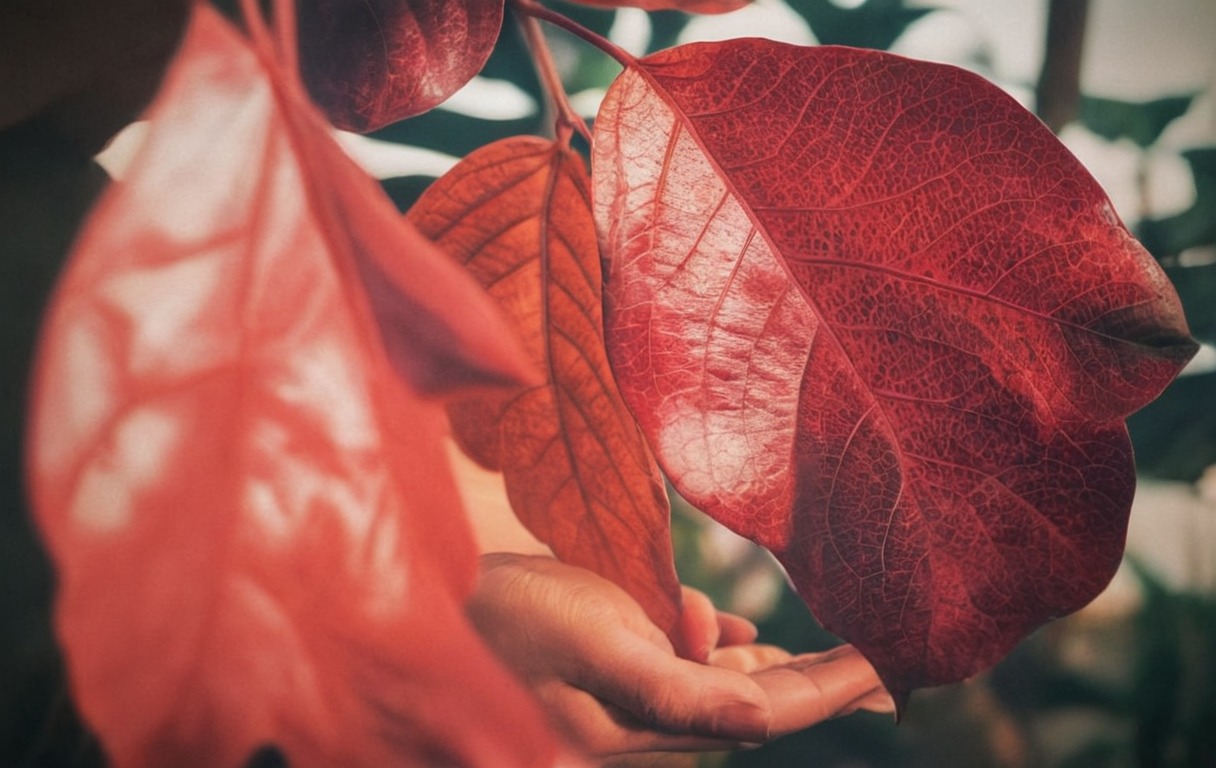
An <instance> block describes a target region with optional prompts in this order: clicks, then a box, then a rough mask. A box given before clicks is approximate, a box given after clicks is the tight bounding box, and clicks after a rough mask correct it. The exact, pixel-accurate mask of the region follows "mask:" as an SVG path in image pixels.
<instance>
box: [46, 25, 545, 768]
mask: <svg viewBox="0 0 1216 768" xmlns="http://www.w3.org/2000/svg"><path fill="white" fill-rule="evenodd" d="M262 53H263V55H264V54H265V52H264V51H263V52H262ZM266 60H267V59H265V58H260V57H259V56H257V55H255V53H254V51H253V50H252V49H251V48H250V46H249V44H248V42H247V41H245V40H244V39H243V38H240V37H239V36H238V35H237V33H236V32H235V31H234V30H232V29H231V27H229V26H228V24H227V23H226V22H224V21H223V20H222V19H221V18H220V17H219V16H218V15H217V14H216V13H215V12H214V11H212V10H211V9H210V8H209V7H208V6H206V5H204V4H198V5H196V6H195V10H194V17H193V19H192V22H191V25H190V28H189V31H188V33H187V35H186V39H185V42H184V44H183V47H182V49H181V51H180V52H179V54H178V56H177V58H176V60H175V62H174V64H173V65H172V67H171V69H170V71H169V73H168V75H167V79H166V83H165V86H164V89H163V91H162V93H161V95H160V96H159V97H158V99H157V102H156V103H155V105H154V106H153V109H152V111H151V112H150V115H149V118H150V126H151V128H150V133H149V138H148V140H147V144H146V145H145V147H144V148H143V149H142V151H141V154H140V156H139V158H138V159H137V160H136V162H135V165H134V166H133V168H132V171H131V173H130V175H129V177H128V178H127V179H125V180H124V181H123V182H122V183H121V184H116V185H115V186H114V187H112V188H111V190H109V191H108V192H107V194H106V195H105V197H104V198H103V200H102V202H101V203H100V205H99V207H98V209H97V210H96V211H95V212H94V215H93V216H92V217H91V219H90V221H89V222H88V224H87V225H86V228H85V231H84V233H83V234H82V237H81V239H80V241H79V242H78V244H77V246H76V248H75V249H74V251H73V254H72V256H71V259H70V264H69V267H68V269H67V271H66V273H65V275H64V277H63V279H62V281H61V283H60V285H59V287H58V289H57V292H56V295H55V297H54V299H53V302H52V306H51V309H50V311H49V314H48V318H47V322H46V325H45V328H44V333H43V336H42V339H41V345H40V350H39V359H38V364H37V372H36V378H35V382H34V389H33V392H32V405H33V415H32V420H31V421H32V428H31V435H30V447H29V466H30V468H31V476H30V485H31V489H32V493H33V497H34V506H35V511H36V515H37V519H38V522H39V524H40V526H41V528H42V531H43V533H44V536H45V540H46V542H47V544H48V548H49V550H50V552H51V555H52V557H53V559H54V562H55V564H56V568H57V574H58V577H59V593H58V596H57V603H56V625H57V631H58V634H59V637H60V640H61V642H62V645H63V647H64V649H65V652H66V656H67V661H68V667H69V673H70V679H71V683H72V689H73V695H74V697H75V699H76V701H77V703H78V705H79V707H80V710H81V712H82V714H83V715H84V717H85V719H86V720H87V722H88V723H89V725H90V726H91V727H92V728H93V729H94V730H95V732H96V733H97V734H98V736H99V738H100V739H101V742H102V744H103V746H104V748H105V750H106V752H107V755H108V757H109V759H110V760H111V761H112V762H113V763H114V764H115V765H119V766H123V765H135V766H138V765H150V764H163V765H176V766H187V765H208V766H211V765H231V766H237V765H242V764H244V762H245V761H246V759H247V758H248V755H249V753H250V752H251V751H252V750H253V749H255V748H258V747H260V746H262V745H264V744H268V743H273V744H276V745H277V746H279V747H280V748H281V749H282V750H283V751H284V753H285V754H286V756H287V757H288V759H289V760H290V761H291V762H292V764H293V765H297V764H298V765H303V766H307V765H320V764H325V765H334V764H341V765H366V766H373V765H375V766H379V765H390V764H400V763H402V762H405V763H418V764H433V763H436V762H441V763H459V764H480V765H503V764H510V765H521V766H523V765H528V766H531V765H536V764H548V763H550V762H552V759H553V754H554V744H553V742H552V740H551V737H550V736H549V735H548V732H547V729H546V727H545V725H544V724H543V718H542V715H541V714H540V712H539V710H538V709H537V708H536V706H535V704H534V703H533V702H532V700H531V699H530V697H529V696H528V695H527V694H526V693H525V692H524V691H523V690H522V689H520V688H519V687H518V686H517V684H516V683H515V682H514V681H513V680H512V679H511V677H510V675H509V674H508V673H507V672H506V671H505V670H503V669H502V668H500V667H499V666H498V664H497V663H496V662H495V661H494V660H493V659H492V657H491V655H490V653H489V651H488V650H487V649H486V648H485V647H484V646H483V645H482V644H481V642H480V640H479V639H478V638H477V636H476V634H475V633H474V632H473V630H472V629H471V627H470V626H469V625H468V624H467V622H466V620H465V619H464V617H463V614H462V612H461V609H460V607H459V600H460V599H462V597H463V595H464V594H466V593H467V591H468V590H469V589H470V587H471V584H472V579H473V578H474V575H475V561H474V552H473V549H472V542H471V537H470V532H469V531H468V529H467V524H466V523H465V522H464V520H463V517H462V515H461V514H460V510H459V508H458V506H457V505H458V503H459V502H458V501H457V496H456V493H455V488H454V486H453V484H452V482H451V479H450V476H449V472H448V469H447V464H446V459H445V456H444V453H443V450H442V445H441V443H440V439H441V436H442V430H443V421H442V413H441V412H440V411H438V410H437V409H436V407H435V406H433V405H429V404H425V403H424V402H423V401H422V400H420V399H419V398H418V396H417V395H416V394H415V391H414V390H412V389H410V388H408V387H406V386H404V383H403V380H402V379H400V378H399V377H398V376H397V375H396V374H395V373H394V372H393V371H392V370H391V363H390V361H389V359H388V356H387V355H386V353H385V350H384V348H383V339H382V338H381V329H380V327H379V324H378V322H377V321H378V320H379V319H381V317H382V315H383V314H384V313H385V311H386V310H384V301H383V297H382V300H381V306H380V308H377V307H375V306H373V303H374V302H371V301H369V299H368V298H367V297H366V296H365V295H364V293H363V289H362V287H361V285H360V284H359V275H360V274H361V273H362V272H366V271H367V270H368V269H369V266H368V265H376V264H380V263H383V262H384V260H385V259H386V258H387V257H386V254H385V251H386V250H387V251H389V252H392V253H393V255H394V256H395V257H397V258H398V259H400V254H399V253H398V249H399V248H400V247H401V242H402V241H403V240H404V241H405V242H406V243H409V242H412V241H410V240H409V239H408V238H401V237H398V238H393V239H388V240H385V239H382V238H387V237H388V235H389V232H390V230H391V231H395V232H397V233H398V234H400V233H401V232H404V231H406V229H407V227H406V225H404V224H402V223H401V222H400V221H399V219H398V218H397V217H396V215H395V211H393V210H392V206H391V204H390V203H389V202H388V201H387V200H386V199H383V197H380V198H376V197H371V196H370V194H369V191H368V190H369V189H372V188H374V185H373V184H372V182H370V181H369V180H367V179H366V177H362V176H360V175H358V173H357V171H355V170H354V166H353V165H351V164H350V163H349V161H347V160H345V159H344V158H343V157H342V155H341V153H340V151H339V150H338V149H337V147H336V145H334V144H333V143H332V141H331V140H330V139H329V138H328V135H327V133H326V130H325V128H324V126H323V123H322V122H321V120H320V119H319V118H318V117H317V116H316V115H315V114H313V113H312V112H311V111H310V110H311V108H310V107H308V106H307V104H306V103H305V101H304V100H303V97H302V96H301V95H299V93H298V92H297V86H295V85H294V84H293V83H292V82H290V81H288V80H286V79H285V78H284V77H283V75H282V74H281V73H279V72H278V71H277V70H276V69H273V68H268V67H267V65H266V64H265V61H266ZM347 209H350V210H355V209H357V210H359V211H360V212H361V216H362V217H363V220H371V219H376V218H377V217H379V218H380V219H382V220H383V221H387V222H395V224H394V225H393V226H394V227H395V229H392V228H391V227H389V226H388V225H387V224H384V225H380V226H379V227H378V228H377V227H375V226H373V227H372V228H371V229H370V230H367V231H365V232H363V234H361V235H359V236H355V235H354V234H352V233H351V232H348V231H344V230H343V229H342V228H341V224H340V222H341V221H342V218H341V217H335V216H334V211H343V210H347ZM376 211H379V213H376ZM414 238H415V239H416V240H417V241H418V242H420V243H421V244H422V246H425V247H427V248H429V247H430V246H427V244H426V243H425V241H422V239H421V237H419V236H418V235H417V233H414ZM368 249H370V250H368ZM377 250H378V251H379V252H376V251H377ZM443 258H445V257H443V256H442V254H439V253H437V252H435V253H430V252H422V253H414V254H412V255H411V256H410V257H409V261H411V262H418V263H425V262H426V261H427V260H428V259H443ZM420 268H423V267H420ZM386 269H387V268H386ZM445 269H446V267H442V268H441V267H435V268H433V269H432V270H431V272H430V274H431V275H432V276H439V275H443V274H449V273H447V272H445V271H444V270H445ZM390 271H391V270H390ZM451 274H455V271H453V272H452V273H451ZM454 279H455V278H454ZM457 282H459V280H457ZM430 290H433V291H439V292H440V293H443V292H445V291H447V290H455V289H450V288H443V287H435V286H432V287H431V288H430ZM468 290H469V291H470V292H469V293H468V294H467V295H468V296H469V297H474V296H476V295H477V294H476V293H475V291H476V290H477V289H476V288H475V287H473V286H471V287H470V288H469V289H468ZM385 291H386V295H392V296H395V297H396V298H397V299H398V300H400V299H402V296H401V295H400V294H399V293H397V292H396V288H395V287H393V288H392V290H389V289H385ZM454 295H455V294H454ZM411 312H412V313H413V314H414V315H416V316H418V317H425V316H426V314H427V313H426V312H425V311H424V310H422V309H420V308H418V307H417V306H415V307H414V308H413V309H412V310H411ZM430 320H431V322H432V323H433V325H434V326H435V327H448V323H447V321H445V320H444V319H443V318H442V317H432V318H430ZM454 338H457V339H459V338H461V336H460V335H459V334H457V335H456V336H455V337H454ZM489 343H491V344H493V343H495V342H494V341H493V340H491V341H490V342H489ZM413 349H414V350H415V352H417V354H420V355H421V354H425V352H424V350H425V349H426V346H425V345H420V346H416V347H414V348H413Z"/></svg>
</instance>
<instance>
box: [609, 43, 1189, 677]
mask: <svg viewBox="0 0 1216 768" xmlns="http://www.w3.org/2000/svg"><path fill="white" fill-rule="evenodd" d="M594 147H595V149H594V155H593V168H594V196H595V207H596V219H597V223H598V225H599V227H600V229H601V232H602V237H603V239H604V242H605V250H606V256H605V257H606V259H607V260H608V262H609V263H608V281H607V296H606V304H607V316H606V333H607V340H608V346H609V356H610V358H611V360H612V364H613V367H614V369H615V371H616V373H617V376H618V381H619V383H620V386H621V390H622V392H623V394H624V396H625V399H626V401H627V402H628V403H629V405H630V407H631V408H632V409H633V411H634V412H635V414H637V416H638V419H639V421H640V423H641V425H642V427H643V430H644V431H645V432H646V434H647V436H648V438H649V439H650V441H651V444H652V445H653V446H654V447H655V452H656V455H657V457H658V459H659V462H660V464H661V465H662V466H663V468H664V470H665V471H666V472H667V473H668V475H669V477H670V478H671V480H672V482H673V483H674V484H675V486H676V487H677V488H678V489H679V490H680V492H681V493H682V494H684V495H685V496H686V497H688V498H689V499H690V500H691V501H692V502H693V503H694V504H697V505H698V506H700V507H702V508H703V509H705V510H706V511H707V512H708V513H710V514H711V515H712V516H714V517H715V518H717V519H718V520H720V521H722V522H723V523H725V524H726V525H728V526H730V527H731V528H733V529H734V530H736V531H738V532H740V533H742V534H743V535H745V536H748V537H750V538H752V539H754V540H756V541H758V542H760V543H761V544H763V545H764V546H766V547H768V548H769V549H771V550H772V551H773V552H774V553H775V554H776V555H777V556H778V558H779V559H780V560H781V562H782V563H783V564H784V565H785V567H786V568H787V569H788V571H789V573H790V575H791V577H792V578H793V580H794V582H795V584H796V585H797V587H798V589H799V591H800V593H801V594H802V595H803V597H804V599H806V601H807V602H808V604H809V605H810V606H811V608H812V610H813V611H814V612H815V614H816V616H817V617H818V618H819V619H820V621H822V622H823V623H824V625H825V626H827V627H828V628H829V629H831V630H832V631H834V632H836V633H837V634H839V635H841V636H843V637H844V638H845V639H847V640H848V641H850V642H852V643H854V644H856V645H857V646H858V647H859V648H860V649H861V650H862V651H863V652H864V653H865V654H866V656H867V657H868V658H869V659H870V661H871V662H872V663H873V664H874V665H875V667H876V668H877V669H878V671H879V673H880V675H881V676H882V678H883V680H884V682H885V683H886V684H887V686H888V688H889V689H890V690H892V691H893V692H896V693H897V694H898V693H906V692H908V691H910V690H912V689H914V688H918V687H923V686H929V685H935V684H941V683H947V682H952V681H955V680H959V679H961V678H965V677H967V676H970V675H972V674H974V673H975V672H977V671H979V670H981V669H983V668H984V667H986V666H988V665H990V664H992V663H994V662H995V661H996V660H997V659H999V658H1000V657H1001V656H1002V655H1003V654H1005V653H1006V652H1007V651H1008V650H1009V649H1010V648H1011V647H1012V646H1013V645H1014V644H1015V643H1016V642H1017V641H1018V640H1019V639H1021V638H1022V637H1024V636H1025V635H1026V634H1027V633H1028V632H1030V631H1031V630H1033V629H1034V628H1035V627H1037V626H1039V625H1040V624H1042V623H1043V622H1045V621H1047V620H1048V619H1050V618H1053V617H1056V616H1059V615H1062V614H1065V613H1068V612H1070V611H1073V610H1075V609H1076V608H1078V607H1080V606H1082V605H1084V604H1085V603H1086V602H1088V601H1089V600H1090V599H1092V598H1093V597H1094V596H1095V595H1096V594H1097V593H1098V591H1100V589H1101V588H1102V587H1103V586H1104V585H1105V584H1106V583H1107V581H1108V580H1109V578H1110V577H1111V575H1112V574H1113V572H1114V570H1115V568H1116V566H1117V565H1118V563H1119V560H1120V557H1121V553H1122V547H1123V540H1124V533H1125V526H1126V517H1127V513H1128V508H1129V506H1130V501H1131V496H1132V491H1133V486H1134V468H1133V463H1132V456H1131V450H1130V446H1129V444H1128V440H1127V435H1126V431H1125V429H1124V427H1123V424H1122V419H1123V418H1124V417H1125V416H1126V415H1127V414H1128V413H1130V412H1131V411H1133V410H1135V409H1136V408H1138V407H1140V406H1142V405H1144V404H1145V403H1147V402H1148V401H1149V400H1151V399H1152V398H1153V397H1155V396H1156V395H1157V394H1158V393H1159V392H1160V391H1161V389H1162V388H1163V387H1164V386H1165V385H1166V384H1167V383H1168V382H1169V381H1170V380H1171V378H1172V377H1173V376H1174V375H1175V374H1176V373H1177V371H1178V370H1179V369H1180V368H1181V366H1182V365H1183V364H1184V362H1185V361H1186V360H1187V359H1189V357H1190V356H1191V355H1192V354H1193V353H1194V349H1195V347H1194V345H1193V343H1192V342H1191V341H1190V339H1189V337H1188V334H1187V329H1186V324H1185V321H1184V319H1183V316H1182V312H1181V309H1180V307H1179V304H1178V301H1177V297H1176V296H1175V295H1174V293H1173V290H1172V288H1171V287H1170V285H1169V283H1168V282H1167V281H1166V279H1165V278H1164V276H1163V275H1162V273H1161V271H1160V270H1159V269H1158V267H1157V266H1156V264H1155V263H1154V262H1153V260H1152V259H1151V257H1150V256H1149V255H1148V253H1147V252H1145V251H1144V249H1143V248H1142V247H1140V245H1139V244H1138V243H1136V242H1135V241H1134V240H1133V239H1132V238H1131V237H1130V236H1129V235H1128V234H1127V232H1126V230H1125V229H1124V228H1123V226H1122V225H1121V224H1120V223H1119V221H1118V220H1117V218H1116V216H1115V214H1114V213H1113V212H1112V209H1111V207H1110V204H1109V201H1108V200H1107V198H1106V197H1105V195H1104V194H1103V193H1102V191H1101V189H1100V188H1099V187H1098V185H1097V184H1096V182H1094V181H1093V180H1092V178H1091V177H1090V176H1089V175H1088V174H1087V173H1086V172H1085V170H1084V169H1083V168H1082V167H1081V166H1080V164H1079V163H1078V162H1077V161H1076V160H1075V159H1074V158H1073V157H1072V156H1071V155H1070V154H1068V152H1067V151H1066V150H1065V149H1064V148H1063V146H1062V145H1060V144H1059V142H1058V141H1057V140H1056V139H1055V138H1054V137H1053V136H1052V135H1051V134H1050V132H1048V131H1047V130H1046V129H1045V128H1044V127H1043V126H1042V125H1041V124H1039V123H1038V121H1037V120H1035V119H1034V118H1033V117H1032V116H1031V115H1029V114H1028V113H1027V112H1025V111H1024V110H1023V109H1022V108H1021V107H1019V106H1018V105H1017V104H1016V103H1015V102H1014V101H1013V100H1012V99H1010V98H1009V97H1007V96H1006V95H1004V94H1003V93H1002V92H1000V91H999V90H998V89H997V88H995V87H994V86H992V85H990V84H988V83H986V82H985V81H983V80H982V79H980V78H978V77H976V76H974V75H971V74H968V73H966V72H963V71H961V70H958V69H954V68H951V67H946V66H941V65H934V64H928V63H923V62H913V61H909V60H906V59H903V58H900V57H896V56H892V55H889V54H883V53H877V52H871V51H860V50H851V49H844V48H832V47H821V48H797V47H793V46H787V45H782V44H778V43H772V42H769V41H762V40H736V41H730V42H726V43H714V44H698V45H690V46H682V47H680V48H676V49H672V50H670V51H666V52H663V53H660V54H656V55H655V56H652V57H650V58H647V59H644V60H642V62H640V64H639V65H638V66H637V67H634V68H631V69H629V70H627V71H626V72H625V73H624V74H623V75H622V77H621V78H619V79H618V81H617V82H616V83H615V84H614V85H613V87H612V88H611V89H610V91H609V94H608V96H607V98H606V99H605V101H604V104H603V106H602V108H601V111H600V114H599V116H598V118H597V120H596V136H595V145H594Z"/></svg>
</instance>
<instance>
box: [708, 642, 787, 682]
mask: <svg viewBox="0 0 1216 768" xmlns="http://www.w3.org/2000/svg"><path fill="white" fill-rule="evenodd" d="M793 658H794V657H793V655H792V654H790V652H789V651H787V650H785V649H784V648H778V647H777V646H775V645H758V644H747V645H731V646H727V647H725V648H718V649H716V650H714V651H713V652H712V653H710V654H709V663H710V664H712V665H714V666H715V667H722V668H723V669H730V670H734V671H735V672H742V673H743V674H745V675H749V674H751V673H753V672H759V671H760V670H762V669H767V668H768V667H775V666H777V665H778V664H785V663H787V662H789V661H791V660H792V659H793Z"/></svg>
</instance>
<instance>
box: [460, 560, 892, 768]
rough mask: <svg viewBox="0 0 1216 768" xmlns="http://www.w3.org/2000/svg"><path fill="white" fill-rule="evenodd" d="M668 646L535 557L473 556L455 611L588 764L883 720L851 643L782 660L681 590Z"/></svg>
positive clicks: (572, 575) (888, 704) (586, 578)
mask: <svg viewBox="0 0 1216 768" xmlns="http://www.w3.org/2000/svg"><path fill="white" fill-rule="evenodd" d="M684 606H685V607H684V612H683V613H682V615H681V618H680V620H679V628H678V630H677V633H678V634H679V635H680V640H681V644H682V645H686V646H688V647H692V648H696V649H698V650H697V656H698V657H699V658H696V659H695V660H690V659H683V658H680V657H679V656H677V655H676V653H675V651H674V650H673V645H672V642H671V641H670V640H669V639H668V638H667V637H666V636H665V635H664V634H663V633H662V632H661V631H660V630H659V629H658V627H656V626H655V625H654V624H652V623H651V622H650V621H649V620H648V619H647V618H646V614H645V612H644V611H643V610H642V609H641V607H640V606H639V605H638V604H637V603H636V602H635V601H634V600H633V599H632V598H630V597H629V596H628V595H627V594H626V593H625V592H624V591H622V590H621V589H620V588H618V587H616V586H615V585H613V584H612V583H611V582H608V581H606V580H604V579H602V578H600V577H598V576H596V575H595V574H593V573H591V572H590V571H586V570H583V569H580V568H575V567H573V566H569V565H565V564H562V563H560V562H558V561H556V560H553V559H551V558H548V557H544V556H534V555H519V554H513V553H491V554H487V555H483V556H482V569H481V580H480V582H479V585H478V588H477V590H476V592H475V593H474V595H473V598H472V600H471V601H470V603H469V607H468V614H469V616H470V618H471V619H472V621H473V624H474V626H475V627H476V628H477V630H478V632H479V633H480V634H481V635H482V637H483V638H484V639H485V640H486V641H487V642H488V643H489V644H490V646H491V647H492V648H493V649H494V650H495V652H496V653H497V654H498V656H499V658H500V659H502V660H503V661H504V662H505V663H506V664H507V666H509V667H511V668H512V669H514V670H515V672H516V673H517V674H518V675H519V676H521V677H522V678H523V680H524V682H525V683H526V684H527V685H528V686H529V687H530V688H531V689H532V690H533V692H534V693H535V694H536V696H537V698H538V699H539V700H540V702H541V706H542V707H543V708H544V709H545V710H546V711H547V712H548V714H549V716H550V718H551V720H552V721H553V723H554V725H555V726H556V727H557V728H558V730H559V731H560V732H561V734H562V735H563V736H564V737H565V738H566V739H567V741H568V742H569V743H570V744H571V745H573V746H574V747H575V748H577V749H579V750H581V751H583V752H585V753H587V754H590V755H592V756H595V757H607V756H611V755H617V754H623V753H631V752H647V751H696V750H720V749H733V748H740V747H745V746H749V745H757V744H760V743H763V742H765V741H768V740H769V739H772V738H776V737H779V736H782V735H785V734H788V733H792V732H794V731H797V730H801V729H803V728H806V727H808V726H811V725H814V724H815V723H818V722H821V721H823V720H826V719H828V718H831V717H836V716H840V715H843V714H847V713H849V712H853V711H855V710H857V709H867V710H871V711H879V712H882V711H887V712H889V711H893V709H894V705H893V702H892V701H891V698H890V697H889V696H888V695H887V693H886V692H885V691H884V690H883V689H882V686H881V683H880V682H879V680H878V676H877V674H876V673H875V672H874V670H873V668H872V667H871V666H870V665H869V663H868V662H866V661H865V660H864V659H863V658H862V656H861V655H860V654H859V653H858V652H857V651H856V650H855V649H853V648H852V647H851V646H841V647H839V648H836V649H833V650H831V651H828V652H827V653H821V654H802V655H799V656H792V655H790V654H789V653H787V652H785V651H784V650H782V649H780V648H776V647H773V646H766V645H758V644H755V643H754V642H753V641H754V640H755V628H754V627H752V626H751V624H750V623H749V622H747V621H746V620H745V619H742V618H740V617H737V616H733V615H730V614H724V613H720V612H717V611H715V610H714V608H713V606H712V604H711V603H710V602H709V599H708V598H707V597H705V595H703V594H700V593H698V592H696V591H694V590H688V589H686V590H685V593H684Z"/></svg>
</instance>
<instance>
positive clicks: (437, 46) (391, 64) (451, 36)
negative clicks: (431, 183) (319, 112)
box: [298, 0, 503, 132]
mask: <svg viewBox="0 0 1216 768" xmlns="http://www.w3.org/2000/svg"><path fill="white" fill-rule="evenodd" d="M298 8H299V10H298V13H299V23H300V57H301V68H302V71H303V74H304V80H305V82H306V83H307V85H308V90H309V92H310V93H311V94H312V96H313V98H314V99H316V101H317V103H318V104H320V105H321V106H322V108H323V109H324V110H325V112H326V113H327V114H328V115H329V118H330V120H332V121H333V123H334V125H337V126H338V127H339V128H347V129H350V130H353V131H360V132H368V131H374V130H376V129H377V128H381V127H383V126H385V125H388V124H389V123H392V122H396V121H397V120H402V119H404V118H407V117H410V116H412V115H417V114H419V113H421V112H425V111H427V110H428V109H430V108H432V107H434V106H436V105H437V104H439V103H441V102H442V101H444V100H445V99H447V97H448V96H451V95H452V94H453V93H455V92H456V91H457V90H458V89H459V88H460V87H461V86H462V85H464V84H465V83H467V82H468V81H469V80H471V79H472V78H473V76H474V75H476V74H477V73H478V71H480V70H481V67H482V65H483V64H485V63H486V59H488V58H489V56H490V52H491V51H492V50H493V49H494V41H495V40H497V39H498V32H499V29H500V28H501V27H502V16H503V0H362V1H361V2H349V1H348V0H300V2H299V4H298Z"/></svg>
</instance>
